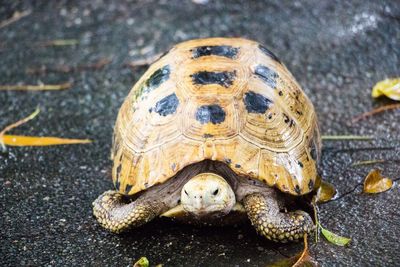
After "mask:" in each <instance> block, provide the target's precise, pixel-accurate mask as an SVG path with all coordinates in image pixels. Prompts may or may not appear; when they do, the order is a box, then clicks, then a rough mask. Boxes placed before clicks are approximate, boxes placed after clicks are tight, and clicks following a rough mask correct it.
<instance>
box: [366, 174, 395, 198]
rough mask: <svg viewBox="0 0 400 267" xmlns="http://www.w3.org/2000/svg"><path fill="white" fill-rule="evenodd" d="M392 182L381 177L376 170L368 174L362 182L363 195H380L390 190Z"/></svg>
mask: <svg viewBox="0 0 400 267" xmlns="http://www.w3.org/2000/svg"><path fill="white" fill-rule="evenodd" d="M392 185H393V181H392V180H391V179H390V178H386V177H382V175H381V171H380V170H378V169H375V170H372V171H370V172H369V173H368V175H367V177H365V180H364V193H370V194H376V193H382V192H385V191H387V190H389V189H390V188H392Z"/></svg>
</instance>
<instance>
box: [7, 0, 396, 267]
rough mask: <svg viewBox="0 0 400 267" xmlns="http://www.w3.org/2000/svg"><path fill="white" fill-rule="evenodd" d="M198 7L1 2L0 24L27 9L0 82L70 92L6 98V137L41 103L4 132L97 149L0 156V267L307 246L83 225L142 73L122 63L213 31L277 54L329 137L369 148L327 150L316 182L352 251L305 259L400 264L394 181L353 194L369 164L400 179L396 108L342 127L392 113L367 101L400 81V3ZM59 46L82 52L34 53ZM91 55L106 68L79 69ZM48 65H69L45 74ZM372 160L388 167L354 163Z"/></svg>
mask: <svg viewBox="0 0 400 267" xmlns="http://www.w3.org/2000/svg"><path fill="white" fill-rule="evenodd" d="M203 2H204V3H203V4H197V3H194V2H192V1H178V0H176V1H99V0H96V1H42V2H38V1H31V2H30V1H4V2H2V3H1V4H0V21H4V20H6V19H8V18H10V17H11V16H12V14H13V13H14V12H15V11H20V12H21V11H26V10H30V11H31V13H30V14H29V15H27V16H26V17H24V18H22V19H20V20H18V21H16V22H14V23H12V24H9V25H8V26H5V27H2V28H0V58H1V64H0V84H19V83H21V84H38V83H45V84H58V83H64V82H71V83H73V86H72V88H71V89H69V90H64V91H58V92H15V91H8V92H4V91H2V92H0V128H3V127H5V126H6V125H8V124H10V123H12V122H14V121H16V120H18V119H20V118H22V117H24V116H26V115H28V114H30V113H31V112H33V110H34V109H35V108H36V107H37V106H39V107H40V109H41V113H40V115H39V116H38V117H37V118H35V119H34V120H33V121H31V122H29V123H28V124H25V125H23V126H21V127H19V128H17V129H15V130H13V131H12V133H14V134H25V135H38V136H39V135H40V136H58V137H69V138H90V139H92V140H94V142H93V143H92V144H87V145H76V146H58V147H43V148H39V147H35V148H30V147H24V148H16V147H9V148H8V150H7V152H4V153H0V211H1V212H0V213H1V218H0V237H1V239H0V240H1V241H0V265H2V266H78V265H79V266H129V265H132V263H133V262H134V261H135V260H136V259H138V258H140V257H141V256H146V257H147V258H148V259H149V261H150V262H151V265H152V266H153V265H156V264H159V263H162V264H164V266H266V265H267V264H269V263H272V262H274V261H276V260H279V259H283V258H285V257H288V256H291V255H294V254H295V253H297V252H299V251H301V249H302V246H301V245H300V244H289V245H288V244H286V245H285V244H273V243H271V242H268V241H266V240H264V239H263V238H261V237H259V236H257V234H256V233H255V231H254V230H253V228H252V227H251V226H250V225H249V224H244V225H240V226H236V227H211V228H199V227H192V226H188V225H180V224H177V223H171V222H169V221H165V220H157V221H154V222H151V223H149V224H148V225H146V226H143V227H141V228H139V229H136V230H134V231H132V232H130V233H127V234H123V235H114V234H110V233H108V232H106V231H104V230H103V229H101V228H100V227H99V226H98V224H97V223H96V221H95V220H94V218H93V217H92V213H91V202H92V201H93V199H95V198H96V197H97V196H98V195H99V194H100V193H102V192H103V191H105V190H108V189H110V188H112V183H111V178H110V169H111V162H110V161H109V155H110V146H111V135H112V127H113V124H114V121H115V118H116V114H117V111H118V108H119V106H120V105H121V103H122V101H123V100H124V97H125V96H126V95H127V93H128V92H129V90H130V88H131V86H132V85H133V84H134V83H135V81H136V80H137V79H138V78H139V77H140V75H141V74H143V72H144V71H145V68H143V67H139V68H135V69H133V70H132V69H130V68H128V67H126V63H127V62H129V61H132V60H137V59H141V58H146V57H150V56H152V55H155V54H158V53H162V52H164V51H166V50H168V49H169V48H170V47H171V46H172V45H173V44H175V43H178V42H180V41H183V40H188V39H192V38H199V37H210V36H225V37H230V36H232V37H246V38H250V39H254V40H257V41H259V42H261V43H263V44H265V45H266V46H267V47H269V48H270V49H271V50H272V51H274V52H275V54H277V55H278V56H279V58H280V59H281V60H282V61H283V62H284V63H285V64H286V66H287V67H288V68H289V70H291V72H292V73H293V75H294V76H295V77H296V78H297V80H298V82H299V83H300V84H301V85H302V87H303V89H304V90H305V92H306V93H307V95H308V96H309V97H310V99H311V100H312V101H313V103H314V105H315V107H316V110H317V113H318V117H319V120H320V126H321V131H322V133H323V134H325V135H343V134H356V135H369V136H374V137H376V139H375V140H372V141H363V142H360V141H358V142H356V141H340V142H332V141H330V142H329V141H324V149H323V159H322V163H321V169H322V175H323V177H324V178H325V179H326V180H328V181H329V182H331V183H333V184H334V185H335V186H336V187H337V189H338V192H339V198H338V199H336V200H335V201H332V202H329V203H327V204H324V205H322V206H320V220H321V223H322V224H323V225H324V226H325V227H326V228H328V229H330V230H332V231H334V232H335V233H338V234H341V235H344V236H349V237H351V238H352V241H351V243H350V245H349V246H347V247H338V246H334V245H332V244H330V243H328V242H326V241H325V240H323V239H322V240H321V241H320V242H319V243H318V244H313V245H312V249H311V252H312V255H313V256H314V257H315V258H316V259H317V261H318V262H319V264H320V265H321V266H396V265H398V262H399V261H400V254H399V248H400V245H399V241H398V239H399V227H400V223H399V221H400V220H399V218H400V212H399V209H398V207H399V201H400V194H399V193H400V189H399V183H398V182H395V184H394V186H393V188H392V189H391V190H390V191H388V192H385V193H382V194H379V195H365V194H362V192H361V191H362V186H361V184H362V181H363V179H364V177H365V176H366V174H367V173H368V172H369V171H370V170H371V169H372V168H379V169H381V170H382V171H383V174H384V175H385V176H388V177H391V178H392V179H400V166H399V165H400V126H399V123H400V111H399V110H397V111H389V112H385V113H382V114H379V115H376V116H374V117H371V118H369V119H366V120H363V121H360V122H358V123H351V119H352V118H353V117H354V116H356V115H358V114H360V113H363V112H365V111H368V110H370V109H373V108H376V107H379V106H383V105H386V104H391V103H394V102H393V101H390V100H387V99H377V100H374V99H372V98H371V97H370V90H371V87H372V86H373V85H374V84H375V83H376V82H377V81H380V80H382V79H385V78H388V77H396V76H399V75H400V71H399V66H400V42H399V40H400V3H399V2H398V1H363V0H355V1H208V2H207V1H203ZM55 39H75V40H77V44H75V45H68V46H56V47H55V46H45V45H43V42H46V41H49V40H55ZM101 59H109V60H110V63H109V64H106V65H105V66H104V67H103V68H99V69H95V68H86V69H85V68H82V65H88V64H95V63H96V62H98V61H99V60H101ZM57 66H64V67H65V66H69V67H70V69H69V71H67V72H60V71H54V68H57ZM44 67H47V70H46V71H43V70H44ZM32 69H34V70H36V73H32ZM40 69H41V70H42V71H41V72H40V71H38V70H40ZM52 69H53V71H52ZM64 70H65V68H64ZM376 159H378V160H385V162H384V163H379V164H375V165H365V166H359V167H352V166H351V164H352V163H354V162H357V161H363V160H376Z"/></svg>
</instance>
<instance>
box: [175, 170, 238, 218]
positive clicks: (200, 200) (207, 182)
mask: <svg viewBox="0 0 400 267" xmlns="http://www.w3.org/2000/svg"><path fill="white" fill-rule="evenodd" d="M235 203H236V199H235V194H234V192H233V190H232V188H231V186H230V185H229V184H228V183H227V181H225V179H224V178H222V177H221V176H219V175H217V174H214V173H201V174H198V175H196V176H194V177H193V178H192V179H190V180H189V181H188V182H187V183H186V184H185V185H184V186H183V188H182V191H181V204H182V206H183V209H184V210H185V211H186V212H188V213H190V214H192V215H194V216H195V217H208V216H213V217H214V216H216V217H219V216H223V215H226V214H228V213H229V212H230V211H231V210H232V208H233V206H234V205H235Z"/></svg>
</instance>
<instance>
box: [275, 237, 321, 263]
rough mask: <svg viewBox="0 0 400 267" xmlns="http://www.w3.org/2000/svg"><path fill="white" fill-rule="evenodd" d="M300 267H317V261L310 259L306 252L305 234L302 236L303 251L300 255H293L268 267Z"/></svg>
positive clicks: (308, 252) (308, 253)
mask: <svg viewBox="0 0 400 267" xmlns="http://www.w3.org/2000/svg"><path fill="white" fill-rule="evenodd" d="M300 266H310V267H316V266H318V263H317V261H316V260H315V259H314V258H313V257H311V255H310V251H309V250H308V242H307V234H305V235H304V249H303V251H302V252H301V253H298V254H296V255H294V256H293V257H290V258H286V259H283V260H279V261H277V262H274V263H272V264H270V265H268V267H300Z"/></svg>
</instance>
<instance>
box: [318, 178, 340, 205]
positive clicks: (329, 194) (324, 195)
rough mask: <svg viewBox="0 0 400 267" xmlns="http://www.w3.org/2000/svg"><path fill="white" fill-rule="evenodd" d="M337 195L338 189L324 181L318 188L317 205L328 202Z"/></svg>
mask: <svg viewBox="0 0 400 267" xmlns="http://www.w3.org/2000/svg"><path fill="white" fill-rule="evenodd" d="M335 195H336V189H335V187H334V186H333V184H330V183H328V182H325V181H322V182H321V185H320V186H319V187H318V190H317V194H316V195H315V202H316V203H324V202H328V201H329V200H331V199H332V198H334V197H335Z"/></svg>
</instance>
